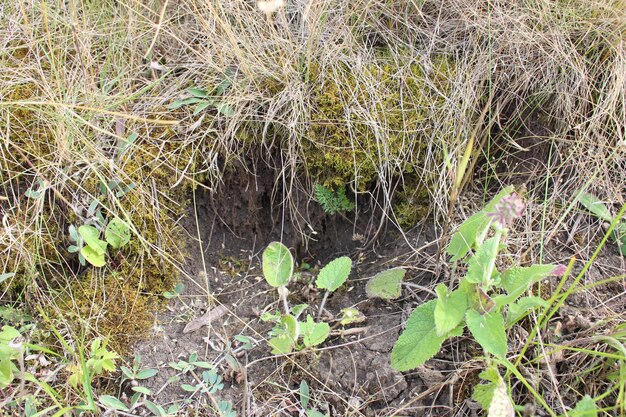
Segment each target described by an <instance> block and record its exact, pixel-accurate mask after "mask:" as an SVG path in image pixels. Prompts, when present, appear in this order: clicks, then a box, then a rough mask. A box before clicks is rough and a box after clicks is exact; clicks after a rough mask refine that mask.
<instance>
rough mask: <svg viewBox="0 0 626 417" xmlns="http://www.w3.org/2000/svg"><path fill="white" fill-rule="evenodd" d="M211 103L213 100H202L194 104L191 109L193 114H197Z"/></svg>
mask: <svg viewBox="0 0 626 417" xmlns="http://www.w3.org/2000/svg"><path fill="white" fill-rule="evenodd" d="M212 104H213V101H212V100H211V101H203V102H202V103H198V105H197V106H196V108H195V109H194V111H193V115H194V116H197V115H198V114H200V113H201V112H202V110H204V109H206V108H207V107H209V106H211V105H212Z"/></svg>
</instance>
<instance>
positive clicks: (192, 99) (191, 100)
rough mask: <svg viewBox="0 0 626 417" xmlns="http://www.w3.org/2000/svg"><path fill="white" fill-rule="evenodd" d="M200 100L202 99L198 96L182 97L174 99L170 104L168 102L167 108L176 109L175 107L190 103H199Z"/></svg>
mask: <svg viewBox="0 0 626 417" xmlns="http://www.w3.org/2000/svg"><path fill="white" fill-rule="evenodd" d="M202 101H204V100H203V99H201V98H198V97H189V98H186V99H183V100H176V101H174V102H173V103H172V104H170V105H169V106H168V107H167V108H168V109H170V110H176V109H179V108H181V107H183V106H188V105H190V104H196V103H200V102H202Z"/></svg>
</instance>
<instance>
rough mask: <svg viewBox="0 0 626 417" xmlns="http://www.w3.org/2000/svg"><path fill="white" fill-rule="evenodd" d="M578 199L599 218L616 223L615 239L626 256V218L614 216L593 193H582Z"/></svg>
mask: <svg viewBox="0 0 626 417" xmlns="http://www.w3.org/2000/svg"><path fill="white" fill-rule="evenodd" d="M578 201H579V202H580V204H582V205H583V206H585V208H586V209H587V210H589V211H590V212H591V214H593V215H594V216H596V217H597V218H599V219H601V220H603V221H605V222H608V223H610V224H613V223H615V224H616V226H615V228H614V229H613V240H614V241H615V243H617V246H618V248H619V250H620V253H621V254H622V255H624V256H626V219H624V218H621V219H619V218H616V217H615V216H613V215H612V214H611V211H610V210H609V208H608V207H607V206H606V204H604V203H603V202H602V201H601V200H600V199H599V198H598V197H596V196H595V195H593V194H590V193H582V194H581V196H580V198H579V200H578Z"/></svg>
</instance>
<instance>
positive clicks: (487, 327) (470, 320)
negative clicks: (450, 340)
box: [465, 310, 508, 359]
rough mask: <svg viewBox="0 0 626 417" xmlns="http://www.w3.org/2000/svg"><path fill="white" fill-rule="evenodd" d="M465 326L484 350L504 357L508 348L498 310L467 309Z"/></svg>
mask: <svg viewBox="0 0 626 417" xmlns="http://www.w3.org/2000/svg"><path fill="white" fill-rule="evenodd" d="M465 321H466V323H467V327H468V328H469V330H470V332H471V333H472V336H474V338H475V339H476V341H477V342H478V343H480V345H481V346H482V348H483V349H484V350H485V352H488V353H491V354H492V355H494V356H497V357H499V358H502V359H504V358H505V357H506V352H507V350H508V347H507V343H506V333H505V331H504V319H503V318H502V315H501V314H500V313H499V312H498V311H491V312H490V313H487V314H480V313H478V312H477V311H475V310H469V311H468V312H467V314H466V316H465Z"/></svg>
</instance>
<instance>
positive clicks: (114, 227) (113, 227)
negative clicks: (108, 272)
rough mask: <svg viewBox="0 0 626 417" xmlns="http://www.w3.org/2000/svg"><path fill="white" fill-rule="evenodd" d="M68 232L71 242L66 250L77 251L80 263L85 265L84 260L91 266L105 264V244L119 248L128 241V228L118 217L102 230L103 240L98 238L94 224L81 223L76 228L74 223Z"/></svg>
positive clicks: (98, 232) (97, 231)
mask: <svg viewBox="0 0 626 417" xmlns="http://www.w3.org/2000/svg"><path fill="white" fill-rule="evenodd" d="M69 232H70V239H71V240H72V242H73V244H72V245H70V246H69V247H68V248H67V250H68V251H69V252H70V253H75V252H78V253H79V254H78V259H79V261H80V263H81V264H82V265H85V260H86V261H87V262H89V263H90V264H91V265H93V266H96V267H102V266H104V265H105V264H106V261H105V255H106V253H107V246H111V248H113V249H120V248H121V247H123V246H125V245H126V244H128V242H130V228H129V227H128V225H127V224H126V223H125V222H124V221H122V220H120V219H118V218H114V219H112V220H111V221H109V223H108V224H107V226H106V229H105V230H104V239H105V240H101V239H100V231H99V230H98V229H97V228H96V227H95V226H89V225H82V226H80V227H79V228H78V230H77V229H76V227H75V226H74V225H70V227H69Z"/></svg>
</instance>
